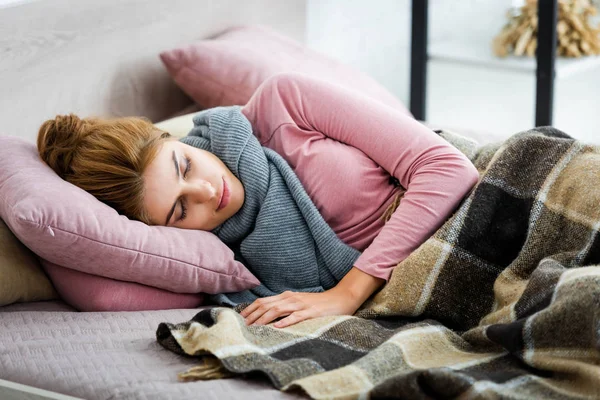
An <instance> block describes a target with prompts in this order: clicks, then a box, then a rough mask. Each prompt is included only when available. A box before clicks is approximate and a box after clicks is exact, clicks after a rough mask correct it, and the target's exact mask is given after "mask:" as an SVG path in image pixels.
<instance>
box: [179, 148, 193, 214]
mask: <svg viewBox="0 0 600 400" xmlns="http://www.w3.org/2000/svg"><path fill="white" fill-rule="evenodd" d="M191 169H192V160H190V158H189V157H187V156H186V157H185V170H184V171H183V179H185V177H186V176H187V174H188V172H190V170H191ZM180 202H181V216H180V217H179V219H178V220H177V221H183V220H184V219H185V217H186V216H187V207H186V206H185V200H184V198H183V197H182V198H181V200H180Z"/></svg>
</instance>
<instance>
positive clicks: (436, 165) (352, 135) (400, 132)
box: [244, 73, 479, 322]
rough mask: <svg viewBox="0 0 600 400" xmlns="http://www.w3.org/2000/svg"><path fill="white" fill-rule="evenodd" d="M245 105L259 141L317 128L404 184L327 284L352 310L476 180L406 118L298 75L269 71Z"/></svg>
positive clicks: (463, 161) (460, 158)
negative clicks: (344, 268) (377, 226)
mask: <svg viewBox="0 0 600 400" xmlns="http://www.w3.org/2000/svg"><path fill="white" fill-rule="evenodd" d="M244 112H245V113H246V115H247V116H248V119H249V120H250V121H251V123H252V124H253V127H254V130H255V132H257V135H258V138H259V140H260V141H261V143H263V144H264V143H267V142H270V141H272V140H273V141H276V140H278V135H284V133H285V131H286V129H296V130H297V129H300V130H305V131H307V132H314V131H318V132H321V133H322V134H323V135H325V136H327V137H329V138H331V139H334V140H337V141H339V142H342V143H345V144H347V145H350V146H354V147H355V148H357V149H359V150H361V151H362V152H363V153H365V154H366V155H367V156H368V157H370V158H371V159H372V160H373V161H375V162H376V163H377V164H378V165H380V166H381V167H382V168H383V169H385V170H386V171H387V172H389V173H390V175H392V176H394V177H396V178H397V179H398V180H399V182H400V184H401V185H402V186H403V187H404V188H406V189H407V190H406V192H405V194H404V197H403V198H402V201H401V203H400V205H399V206H398V208H397V209H396V211H395V212H394V214H393V215H392V217H391V219H390V220H389V221H388V222H387V223H386V225H385V226H384V227H383V228H382V230H381V232H380V233H379V235H378V236H377V237H376V238H375V239H374V240H373V242H372V243H371V244H370V246H369V247H368V248H367V249H365V251H364V252H363V253H362V255H361V256H360V257H359V258H358V260H357V261H356V263H355V266H354V268H353V269H352V271H351V273H349V274H347V276H346V277H344V279H342V281H340V282H339V284H338V286H336V287H335V288H334V289H332V290H331V291H332V292H333V293H339V294H340V295H341V294H345V296H346V298H347V301H351V302H352V303H353V304H355V305H356V308H355V309H354V310H352V313H353V312H354V311H355V310H356V309H358V307H359V306H360V304H362V302H363V301H364V300H366V299H367V298H368V297H369V296H370V295H371V294H372V293H373V292H374V291H375V290H377V288H378V287H379V286H381V284H383V283H384V282H385V281H386V280H388V279H389V277H390V275H391V272H392V270H393V268H394V267H395V266H396V265H397V264H398V263H399V262H400V261H402V260H403V259H405V258H406V257H408V255H409V254H410V253H411V252H412V251H414V250H415V249H416V248H417V247H418V246H419V245H421V244H422V243H423V242H424V241H425V240H426V239H427V238H429V237H430V236H431V235H432V234H433V233H434V232H435V230H437V229H438V228H439V227H440V226H441V225H442V223H443V222H444V221H445V220H446V219H447V218H448V217H449V216H450V214H451V212H452V211H453V210H454V209H455V208H456V206H457V205H458V203H459V202H460V201H461V200H462V198H463V197H464V195H465V194H466V193H467V192H468V191H469V190H470V189H471V188H472V187H473V185H475V184H476V183H477V181H478V179H479V173H478V172H477V170H476V168H475V167H474V166H473V164H472V163H471V162H470V161H469V160H468V158H467V157H466V156H465V155H464V154H462V153H461V152H460V151H459V150H458V149H456V148H455V147H453V146H452V145H451V144H449V143H448V142H446V141H445V140H444V139H442V138H441V137H439V136H438V135H437V134H435V133H434V132H433V131H431V130H430V129H428V128H427V127H425V126H424V125H422V124H421V123H419V122H418V121H416V120H414V119H413V118H410V117H408V116H406V115H404V114H402V113H400V112H398V111H396V110H394V109H392V108H389V107H387V106H385V105H383V104H382V103H380V102H378V101H376V100H373V99H370V98H368V97H366V96H365V95H362V94H360V93H358V92H355V91H352V90H349V89H346V88H343V87H341V86H338V85H334V84H330V83H328V82H326V81H322V80H318V79H314V78H310V77H308V76H305V75H302V74H297V73H285V74H279V75H276V76H274V77H271V78H269V79H268V80H267V81H265V82H264V83H263V84H262V85H261V86H260V87H259V89H258V90H257V91H256V93H255V94H254V95H253V97H252V99H251V100H250V102H249V104H248V105H247V106H246V107H245V108H244ZM359 271H360V272H359ZM361 272H362V273H361ZM336 289H337V290H336ZM273 297H277V296H273ZM329 300H330V301H333V299H332V298H329ZM354 300H356V301H354ZM265 301H266V300H265ZM359 301H360V303H358V302H359ZM356 303H358V304H356ZM265 304H266V303H265ZM266 308H267V307H266V305H263V309H266ZM247 310H248V311H247V314H246V315H250V314H253V315H250V320H252V319H253V318H254V316H255V315H259V314H260V312H258V311H256V309H255V308H250V307H248V309H247ZM253 310H255V311H256V312H253ZM263 321H264V320H263ZM259 322H260V320H259ZM296 322H297V321H296Z"/></svg>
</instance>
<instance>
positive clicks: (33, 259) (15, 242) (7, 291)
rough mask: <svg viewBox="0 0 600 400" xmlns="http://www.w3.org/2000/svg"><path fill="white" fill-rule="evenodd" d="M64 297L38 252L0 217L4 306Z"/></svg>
mask: <svg viewBox="0 0 600 400" xmlns="http://www.w3.org/2000/svg"><path fill="white" fill-rule="evenodd" d="M55 299H60V296H59V295H58V293H57V292H56V290H55V289H54V286H52V282H50V279H48V277H47V276H46V273H45V272H44V270H43V269H42V267H41V265H40V262H39V260H38V258H37V256H36V255H35V254H33V253H32V252H31V250H29V249H28V248H27V247H25V245H23V244H22V243H21V242H20V241H19V239H17V238H16V236H15V235H14V234H13V233H12V232H11V231H10V229H8V226H6V224H5V223H4V221H2V220H1V219H0V306H5V305H8V304H12V303H18V302H27V301H44V300H55Z"/></svg>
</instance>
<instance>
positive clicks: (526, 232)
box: [156, 127, 600, 399]
mask: <svg viewBox="0 0 600 400" xmlns="http://www.w3.org/2000/svg"><path fill="white" fill-rule="evenodd" d="M442 136H443V135H442ZM467 150H468V148H465V150H464V151H463V152H465V154H467ZM471 150H472V148H471ZM469 158H470V159H471V161H473V163H474V164H475V166H476V167H477V169H478V170H479V171H480V175H481V179H480V181H479V182H478V184H477V185H476V186H475V187H474V188H473V190H472V191H471V192H470V193H469V194H468V195H467V196H465V198H464V199H463V201H462V202H461V204H460V205H459V207H458V208H457V209H456V211H455V212H454V214H453V215H452V216H451V217H450V218H449V219H448V220H447V221H445V223H444V224H443V225H442V226H441V227H440V229H438V230H437V231H436V233H435V234H434V235H433V236H432V237H430V238H429V239H428V240H426V241H425V242H424V243H423V244H422V245H421V246H420V247H419V248H417V249H416V250H415V251H414V252H413V253H411V255H410V256H409V257H408V258H406V259H405V260H403V261H402V262H400V263H399V264H398V265H397V266H396V268H395V270H394V272H393V274H392V276H391V278H390V280H389V282H387V283H386V284H385V285H384V286H383V287H382V288H381V289H380V290H379V291H378V292H376V293H374V294H373V296H371V298H370V299H368V300H367V301H366V302H365V303H364V304H363V305H362V307H361V308H360V309H359V310H358V311H357V312H356V313H355V315H353V316H331V317H321V318H315V319H312V320H307V321H304V322H301V323H298V324H296V325H293V326H290V327H287V328H283V329H278V328H274V327H272V325H271V324H269V325H266V326H246V325H245V324H244V320H243V318H242V317H241V316H240V315H239V314H238V312H239V311H241V310H242V309H243V308H244V307H245V306H247V304H243V305H240V306H238V307H236V308H235V309H229V308H223V307H215V308H212V309H206V310H203V311H201V312H199V313H198V314H196V315H195V316H194V318H192V320H190V321H187V322H183V323H178V324H172V323H161V324H160V325H159V326H158V329H157V331H156V336H157V340H158V342H159V343H160V344H161V345H162V346H164V347H165V348H167V349H169V350H171V351H174V352H176V353H180V354H187V355H191V356H197V357H201V358H202V359H203V362H202V364H201V365H199V366H196V367H194V368H192V369H190V370H189V371H187V372H185V373H181V374H180V375H179V378H180V380H196V379H215V378H225V377H231V376H246V377H251V376H252V374H254V375H256V374H257V373H260V374H264V375H266V376H267V377H268V378H269V380H270V382H271V383H272V384H273V386H274V387H276V388H277V389H279V390H282V391H288V392H296V391H299V392H304V393H306V394H308V395H309V396H310V397H312V398H315V399H322V398H331V399H351V398H405V399H431V398H456V397H460V398H493V399H497V398H507V399H516V398H520V399H523V398H545V399H550V398H600V268H599V266H600V234H599V233H598V231H599V229H600V146H593V145H589V144H585V143H582V142H580V141H578V140H576V139H574V138H572V137H570V136H569V135H567V134H565V133H563V132H561V131H559V130H556V129H553V128H548V127H546V128H536V129H533V130H530V131H525V132H520V133H517V134H515V135H513V136H511V137H509V138H508V139H507V140H505V141H502V142H496V143H490V144H486V145H483V146H479V147H478V148H477V149H476V151H470V152H469Z"/></svg>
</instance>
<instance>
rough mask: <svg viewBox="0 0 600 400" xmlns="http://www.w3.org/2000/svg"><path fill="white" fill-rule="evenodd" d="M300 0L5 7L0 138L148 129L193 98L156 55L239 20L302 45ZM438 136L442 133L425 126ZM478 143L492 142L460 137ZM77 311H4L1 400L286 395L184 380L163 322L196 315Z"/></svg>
mask: <svg viewBox="0 0 600 400" xmlns="http://www.w3.org/2000/svg"><path fill="white" fill-rule="evenodd" d="M305 8H306V2H305V1H304V0H286V1H285V2H282V1H279V0H244V1H237V0H221V1H218V2H216V1H207V0H201V1H184V0H174V1H169V2H164V1H159V0H143V1H142V0H119V1H117V0H90V1H86V2H82V1H77V0H53V1H49V0H38V1H28V2H17V3H14V4H13V5H11V6H8V7H5V8H0V27H1V28H0V32H2V33H3V36H2V37H3V39H2V40H0V54H2V57H1V58H0V71H2V74H1V75H0V87H2V89H3V90H2V91H1V92H0V120H1V121H2V123H3V125H2V131H0V134H2V135H14V136H19V137H21V138H25V139H27V140H31V141H34V140H35V136H36V134H37V129H38V127H39V125H40V124H41V123H42V122H43V121H44V120H45V119H47V118H49V117H51V116H53V115H56V114H64V113H69V112H74V113H78V114H84V115H85V114H97V115H106V116H125V115H141V116H146V117H148V118H149V119H150V120H152V121H154V122H158V121H162V120H164V119H167V118H169V117H172V116H174V115H178V114H182V113H184V111H185V110H187V111H188V112H189V110H193V106H194V102H193V101H192V100H191V99H190V98H189V97H188V96H186V95H185V94H184V93H183V92H182V91H181V90H180V89H179V88H178V87H177V86H176V85H175V84H174V83H173V81H172V79H171V78H170V76H169V75H168V74H167V72H166V71H165V69H164V67H163V66H162V65H161V63H160V60H159V58H158V56H157V54H158V53H159V52H160V51H161V50H164V49H167V48H170V47H172V46H176V45H178V44H180V43H184V42H187V41H190V40H194V39H199V38H208V37H211V36H212V35H214V34H217V33H218V32H220V31H221V30H223V29H225V28H228V27H230V26H233V25H236V24H241V23H244V24H264V25H267V26H270V27H272V28H274V29H276V30H277V31H278V32H281V33H283V34H285V35H287V36H289V37H291V38H293V39H295V40H298V41H300V42H303V41H304V32H305V23H306V21H305ZM432 127H433V128H437V127H438V126H434V125H432ZM461 133H465V134H467V135H468V136H470V137H472V138H475V139H476V140H478V141H479V142H480V143H486V142H491V141H494V140H499V139H500V138H498V137H492V136H489V135H482V134H476V133H474V132H467V131H461ZM207 307H210V305H207V306H203V307H200V308H195V309H172V310H161V311H139V312H78V311H77V310H76V309H75V308H73V307H71V306H70V305H68V304H67V303H65V302H64V301H59V300H57V301H40V302H28V303H15V304H11V305H8V306H4V307H0V399H18V398H23V397H25V396H28V397H27V398H31V399H67V398H84V399H169V398H173V399H188V398H189V399H193V398H194V399H195V398H203V399H224V400H226V399H238V398H242V397H243V398H247V399H261V400H262V399H264V400H266V399H292V398H306V396H305V395H303V394H302V393H301V392H297V393H296V392H286V393H284V392H280V391H278V390H276V389H274V388H273V386H272V385H271V384H270V383H268V382H267V380H266V377H264V376H260V375H256V376H253V378H254V379H247V380H242V379H222V380H209V381H196V382H186V383H182V382H179V381H178V380H177V373H179V372H182V371H185V370H186V369H188V368H190V367H192V366H194V365H197V364H198V363H199V361H198V359H196V358H191V357H186V356H181V355H178V354H175V353H173V352H170V351H166V350H165V349H164V348H163V347H162V346H161V345H160V344H159V343H158V342H157V339H156V328H157V326H158V325H159V324H160V323H161V322H179V321H188V320H190V319H191V318H192V317H193V316H194V315H196V314H197V313H198V312H199V311H200V310H202V309H205V308H207Z"/></svg>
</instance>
